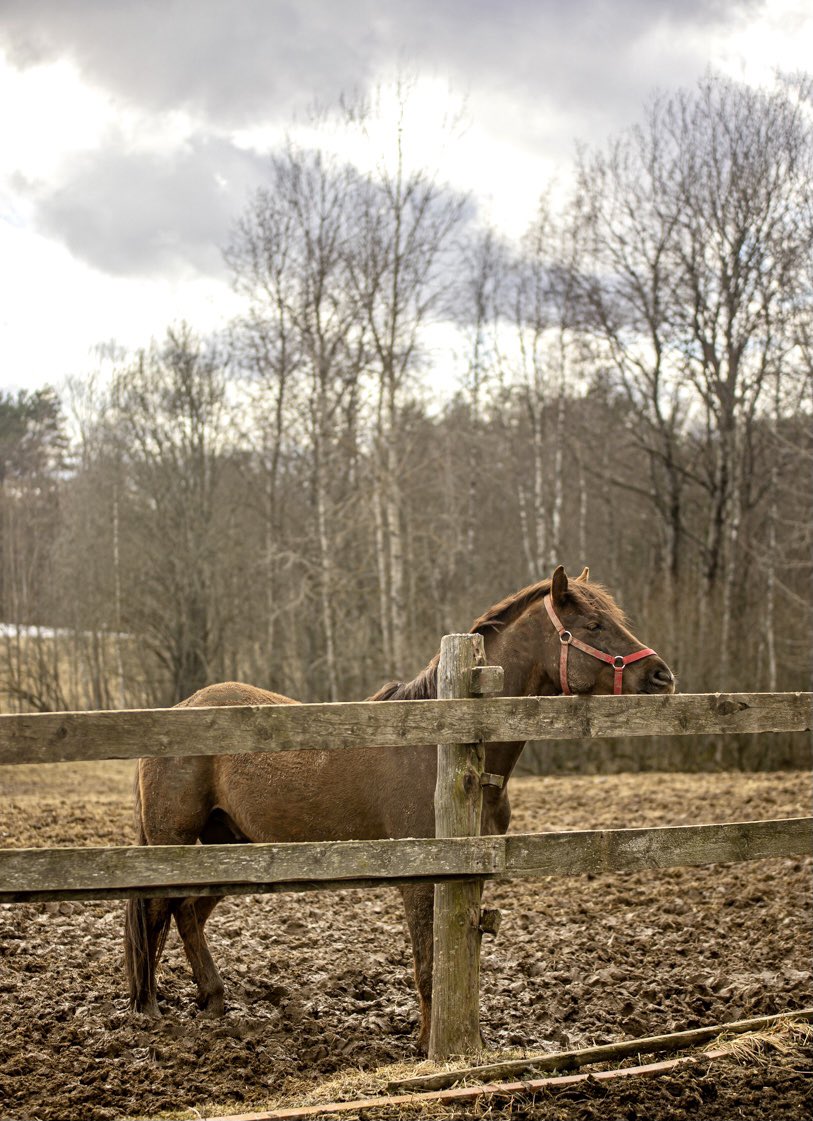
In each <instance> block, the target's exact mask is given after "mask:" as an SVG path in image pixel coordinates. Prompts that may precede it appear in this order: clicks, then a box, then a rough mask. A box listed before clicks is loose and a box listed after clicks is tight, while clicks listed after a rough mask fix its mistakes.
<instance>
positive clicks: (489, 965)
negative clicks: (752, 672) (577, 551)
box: [0, 763, 813, 1121]
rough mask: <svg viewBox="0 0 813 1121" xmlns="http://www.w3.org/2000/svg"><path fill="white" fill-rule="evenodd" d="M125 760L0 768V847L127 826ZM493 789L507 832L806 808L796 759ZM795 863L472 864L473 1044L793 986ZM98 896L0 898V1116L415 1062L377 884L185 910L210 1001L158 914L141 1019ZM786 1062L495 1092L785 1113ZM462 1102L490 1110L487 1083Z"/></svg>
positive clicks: (725, 1064) (148, 1106) (531, 1042)
mask: <svg viewBox="0 0 813 1121" xmlns="http://www.w3.org/2000/svg"><path fill="white" fill-rule="evenodd" d="M131 772H132V767H131V765H128V764H121V763H112V764H103V765H101V764H78V765H73V766H67V765H59V766H54V767H17V768H3V769H0V789H2V793H3V798H2V804H1V805H0V846H5V847H14V848H16V847H26V846H46V845H99V844H121V843H125V842H129V841H130V840H131V839H132V836H133V833H132V824H131V803H130V776H131ZM512 787H513V790H514V796H513V804H514V819H513V822H512V831H540V830H544V829H587V828H597V827H623V826H646V825H671V824H688V823H699V822H704V821H725V820H745V819H754V818H771V817H790V816H797V815H806V814H808V813H809V812H810V778H809V775H808V774H793V773H791V774H755V775H741V774H736V775H735V774H716V775H713V774H702V775H663V774H637V775H613V776H606V777H601V776H591V777H556V778H522V779H516V780H514V782H512ZM810 872H811V861H810V859H800V860H765V861H759V862H754V863H750V864H736V865H717V866H713V867H708V868H701V869H695V868H689V869H672V870H664V871H661V872H641V873H635V874H626V875H605V876H601V877H595V878H594V877H590V876H580V877H572V878H566V879H565V878H562V879H553V878H551V879H547V880H543V881H524V882H515V883H511V884H508V883H505V884H501V885H490V886H488V887H487V889H486V897H487V898H486V901H487V903H488V904H489V905H496V906H499V907H500V908H501V910H502V913H503V926H502V930H501V931H500V934H499V937H498V939H497V940H496V942H492V941H488V940H487V941H486V942H484V953H483V984H482V1006H483V1021H484V1029H485V1033H486V1036H487V1039H488V1042H489V1044H490V1046H491V1047H492V1048H493V1049H494V1051H495V1052H496V1053H498V1055H499V1057H500V1058H505V1057H509V1056H511V1055H512V1054H518V1053H521V1052H522V1050H524V1049H530V1050H537V1051H546V1050H559V1049H561V1048H563V1047H580V1046H587V1045H589V1044H594V1043H603V1042H610V1041H613V1040H618V1039H621V1038H626V1037H639V1036H643V1035H648V1034H655V1033H660V1032H667V1031H673V1030H679V1029H682V1028H690V1027H695V1026H699V1025H702V1024H711V1023H716V1022H717V1023H719V1022H725V1021H729V1020H735V1019H740V1018H744V1017H750V1016H758V1015H763V1014H770V1013H774V1012H781V1011H785V1010H789V1009H794V1008H799V1007H802V1006H809V1005H810V1004H811V1003H813V1000H811V972H810V971H811V909H810ZM122 912H123V904H121V903H95V904H79V903H73V904H72V903H62V904H57V903H50V904H37V905H3V906H0V1017H1V1019H0V1025H1V1029H0V1117H3V1118H15V1119H21V1121H22V1119H26V1121H28V1119H33V1118H42V1119H43V1121H47V1119H54V1118H74V1117H77V1118H78V1117H82V1118H89V1119H101V1118H105V1119H107V1118H124V1117H151V1118H154V1117H158V1116H163V1115H171V1116H181V1117H184V1116H185V1117H202V1116H203V1117H205V1116H212V1115H215V1114H228V1113H240V1112H246V1111H248V1110H251V1109H261V1108H270V1107H272V1106H277V1105H283V1104H295V1103H301V1102H303V1101H305V1100H308V1099H311V1100H313V1099H314V1098H315V1099H316V1100H325V1101H327V1100H330V1099H331V1098H335V1097H337V1096H340V1095H343V1096H348V1097H361V1096H364V1095H365V1094H367V1093H370V1092H378V1091H380V1090H382V1089H383V1086H384V1084H385V1083H386V1080H387V1077H388V1075H389V1076H392V1075H393V1073H394V1072H395V1073H397V1074H398V1075H400V1076H404V1075H407V1074H409V1073H410V1066H412V1067H413V1069H414V1068H415V1067H416V1066H417V1063H418V1060H417V1058H416V1057H415V1055H414V1050H413V1036H414V1032H415V1029H416V1024H417V1007H416V1001H415V998H414V996H413V990H412V980H411V958H410V954H409V951H408V946H407V935H406V928H405V924H404V922H403V919H402V916H401V913H400V910H399V901H398V897H397V896H396V894H395V893H394V892H392V891H390V890H386V889H380V890H374V891H361V890H353V891H347V892H341V893H328V892H322V893H313V894H306V895H295V894H284V895H276V896H267V897H261V896H254V897H247V898H239V899H235V900H233V901H228V900H227V901H226V902H225V903H223V904H222V905H221V906H220V907H219V908H218V910H217V911H216V912H215V914H214V916H213V918H212V919H211V921H210V924H209V927H208V930H209V932H210V936H211V941H212V944H213V951H214V954H215V957H216V959H217V960H218V963H219V965H220V967H221V970H222V972H223V975H224V978H225V981H226V997H227V1001H228V1012H227V1015H226V1017H225V1018H224V1019H223V1020H220V1021H212V1020H208V1019H206V1018H204V1017H203V1016H202V1015H201V1014H200V1013H199V1012H198V1011H197V1009H196V1007H195V1004H194V999H193V998H194V989H193V986H192V981H191V976H190V973H189V970H188V967H187V964H186V961H185V959H184V958H183V955H182V952H181V950H180V945H179V942H178V939H177V936H176V935H175V934H174V932H173V935H172V936H171V938H170V942H169V944H168V947H167V951H166V953H165V957H164V962H163V969H162V976H161V998H162V1008H163V1012H164V1016H163V1020H162V1021H161V1022H160V1024H159V1025H158V1026H153V1025H152V1024H150V1023H149V1022H147V1021H145V1020H143V1019H141V1018H137V1017H133V1016H131V1015H130V1014H129V1013H128V1012H127V1006H126V999H125V991H124V979H123V974H122V961H121V937H122ZM393 1064H398V1065H397V1066H393ZM424 1066H425V1064H424ZM810 1066H811V1064H810V1061H809V1056H807V1057H805V1056H804V1054H802V1055H801V1056H800V1054H799V1053H798V1052H797V1053H794V1055H793V1056H792V1058H790V1059H787V1060H782V1059H781V1057H777V1058H775V1059H773V1060H771V1061H770V1062H768V1063H767V1064H757V1063H753V1062H737V1061H735V1060H725V1061H720V1062H718V1063H717V1064H712V1065H711V1066H709V1067H708V1069H701V1070H695V1071H693V1072H685V1073H682V1074H680V1075H675V1076H670V1077H669V1078H660V1079H653V1080H651V1081H648V1082H644V1081H642V1080H640V1079H639V1080H636V1083H635V1084H633V1083H631V1082H630V1081H629V1080H627V1081H626V1082H625V1084H624V1085H623V1086H620V1085H619V1086H615V1087H613V1088H612V1089H606V1088H599V1087H597V1086H588V1087H585V1088H582V1089H579V1090H573V1091H569V1092H568V1094H567V1096H566V1097H565V1098H562V1097H550V1098H545V1099H541V1098H537V1100H536V1102H535V1103H531V1102H529V1101H525V1102H516V1103H515V1105H514V1111H513V1112H512V1113H511V1114H510V1116H512V1117H519V1116H528V1117H537V1118H540V1119H545V1121H551V1119H554V1118H584V1119H587V1118H593V1117H595V1118H599V1117H602V1118H611V1117H613V1118H614V1117H623V1118H630V1119H634V1118H641V1119H644V1118H646V1119H655V1118H680V1117H692V1118H694V1119H705V1118H721V1119H722V1118H733V1117H738V1116H743V1117H745V1116H747V1117H750V1118H754V1119H759V1118H762V1119H768V1118H770V1119H774V1118H776V1119H779V1118H783V1119H784V1118H789V1117H790V1118H792V1117H801V1116H803V1115H806V1114H807V1115H809V1110H810V1108H811V1105H813V1102H811V1100H810V1098H807V1099H806V1095H808V1094H809V1089H810V1081H809V1071H810ZM382 1068H384V1069H383V1070H382ZM387 1068H390V1069H387ZM419 1069H424V1067H423V1066H421V1067H420V1068H419ZM468 1108H469V1109H470V1110H471V1111H474V1112H478V1113H479V1114H481V1115H486V1114H487V1115H488V1116H491V1117H497V1116H500V1117H507V1116H509V1112H508V1110H507V1107H505V1106H502V1107H501V1108H503V1109H504V1110H505V1112H503V1113H499V1112H498V1111H497V1109H498V1107H497V1105H496V1103H494V1104H492V1105H491V1106H489V1105H488V1104H487V1103H480V1105H479V1106H477V1107H476V1108H475V1107H468ZM450 1115H451V1114H450ZM463 1115H464V1113H463V1111H462V1110H461V1108H460V1107H458V1108H457V1110H456V1111H455V1112H454V1116H458V1117H459V1116H463ZM465 1115H469V1114H465ZM365 1116H368V1117H371V1116H375V1114H371V1113H367V1114H366V1115H365ZM381 1116H383V1114H381Z"/></svg>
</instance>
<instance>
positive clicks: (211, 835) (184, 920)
mask: <svg viewBox="0 0 813 1121" xmlns="http://www.w3.org/2000/svg"><path fill="white" fill-rule="evenodd" d="M200 840H201V843H202V844H204V845H228V844H236V843H238V842H241V841H246V840H247V838H246V837H244V836H243V834H242V833H241V832H240V830H239V829H238V828H237V826H236V825H235V824H234V822H233V821H232V820H231V818H230V817H229V816H228V814H226V813H225V812H224V811H223V810H221V809H220V808H219V807H215V809H213V810H212V812H211V813H210V814H209V817H208V818H207V820H206V824H205V825H204V827H203V829H201V831H200ZM223 898H224V896H222V895H212V896H196V897H194V898H189V899H184V900H183V901H182V902H181V904H180V906H178V908H177V909H176V911H175V922H176V924H177V926H178V933H179V934H180V936H181V941H182V942H183V948H184V953H185V954H186V957H187V960H188V961H189V964H190V966H191V967H192V975H193V976H194V978H195V983H196V985H197V987H198V1005H199V1006H200V1007H201V1008H203V1009H204V1011H205V1012H206V1013H207V1015H209V1016H222V1015H223V1013H224V1012H225V1001H224V996H223V992H224V989H223V978H222V977H221V976H220V972H219V970H218V968H217V966H216V965H215V962H214V958H213V957H212V954H211V951H210V949H209V943H208V941H207V939H206V934H205V933H204V927H205V925H206V920H207V919H208V918H209V916H210V915H211V913H212V911H214V909H215V907H216V906H217V905H218V903H219V902H220V901H221V899H223Z"/></svg>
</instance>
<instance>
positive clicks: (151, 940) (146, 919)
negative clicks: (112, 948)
mask: <svg viewBox="0 0 813 1121" xmlns="http://www.w3.org/2000/svg"><path fill="white" fill-rule="evenodd" d="M174 903H175V900H171V899H161V898H151V899H140V898H139V899H129V900H128V901H127V912H126V917H125V924H124V943H125V968H126V973H127V983H128V988H129V991H130V1007H131V1008H132V1009H133V1010H134V1011H136V1012H141V1013H143V1014H144V1015H146V1016H150V1017H152V1018H157V1017H158V1016H160V1015H161V1012H160V1009H159V1008H158V997H157V993H156V973H157V969H158V962H159V960H160V958H161V953H162V951H163V949H164V943H165V942H166V938H167V933H168V932H169V924H170V920H171V918H172V911H173V904H174Z"/></svg>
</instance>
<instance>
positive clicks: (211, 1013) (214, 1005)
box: [198, 993, 226, 1020]
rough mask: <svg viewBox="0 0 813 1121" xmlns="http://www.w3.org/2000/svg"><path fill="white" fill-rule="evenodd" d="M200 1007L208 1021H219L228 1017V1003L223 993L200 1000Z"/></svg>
mask: <svg viewBox="0 0 813 1121" xmlns="http://www.w3.org/2000/svg"><path fill="white" fill-rule="evenodd" d="M198 1006H199V1008H200V1010H201V1012H202V1013H203V1015H204V1016H205V1017H206V1019H207V1020H219V1019H220V1017H221V1016H225V1015H226V1002H225V1000H224V999H223V994H222V993H214V994H213V995H212V996H207V997H203V998H199V999H198Z"/></svg>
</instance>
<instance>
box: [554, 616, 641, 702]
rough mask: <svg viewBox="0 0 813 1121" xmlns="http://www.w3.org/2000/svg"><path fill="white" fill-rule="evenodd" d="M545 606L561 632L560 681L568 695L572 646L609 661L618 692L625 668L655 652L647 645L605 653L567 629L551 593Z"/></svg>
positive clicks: (615, 690) (615, 688)
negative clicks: (630, 649)
mask: <svg viewBox="0 0 813 1121" xmlns="http://www.w3.org/2000/svg"><path fill="white" fill-rule="evenodd" d="M544 604H545V608H546V609H547V612H548V615H549V616H550V621H551V622H552V623H553V625H554V627H556V630H557V632H558V634H559V641H560V642H561V644H562V648H561V653H560V655H559V683H560V685H561V686H562V692H563V693H564V695H565V696H566V697H569V696H570V695H571V689H570V686H569V685H568V683H567V656H568V652H569V650H570V647H571V646H575V647H577V648H578V649H579V650H581V651H583V652H584V653H585V654H589V655H590V657H591V658H598V659H599V661H601V662H607V663H608V664H609V665H611V666H612V667H613V669H614V670H615V677H614V679H613V693H615V694H618V693H620V692H621V680H622V678H623V675H624V670H625V669H626V668H627V666H628V665H629V664H630V663H631V662H640V660H641V659H642V658H648V657H649V655H650V654H654V653H655V651H654V650H650V649H649V647H648V646H647V647H646V648H645V649H643V650H636V651H635V653H634V654H626V655H621V654H605V653H604V651H603V650H597V649H596V648H595V646H588V645H587V643H586V642H582V640H581V639H580V638H575V637H574V636H573V635H572V634H571V633H570V631H568V630H565V628H564V626H563V625H562V622H561V620H560V619H559V616H558V615H557V614H556V612H555V611H554V610H553V602H552V600H551V597H550V596H549V595H547V596H545V599H544Z"/></svg>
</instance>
